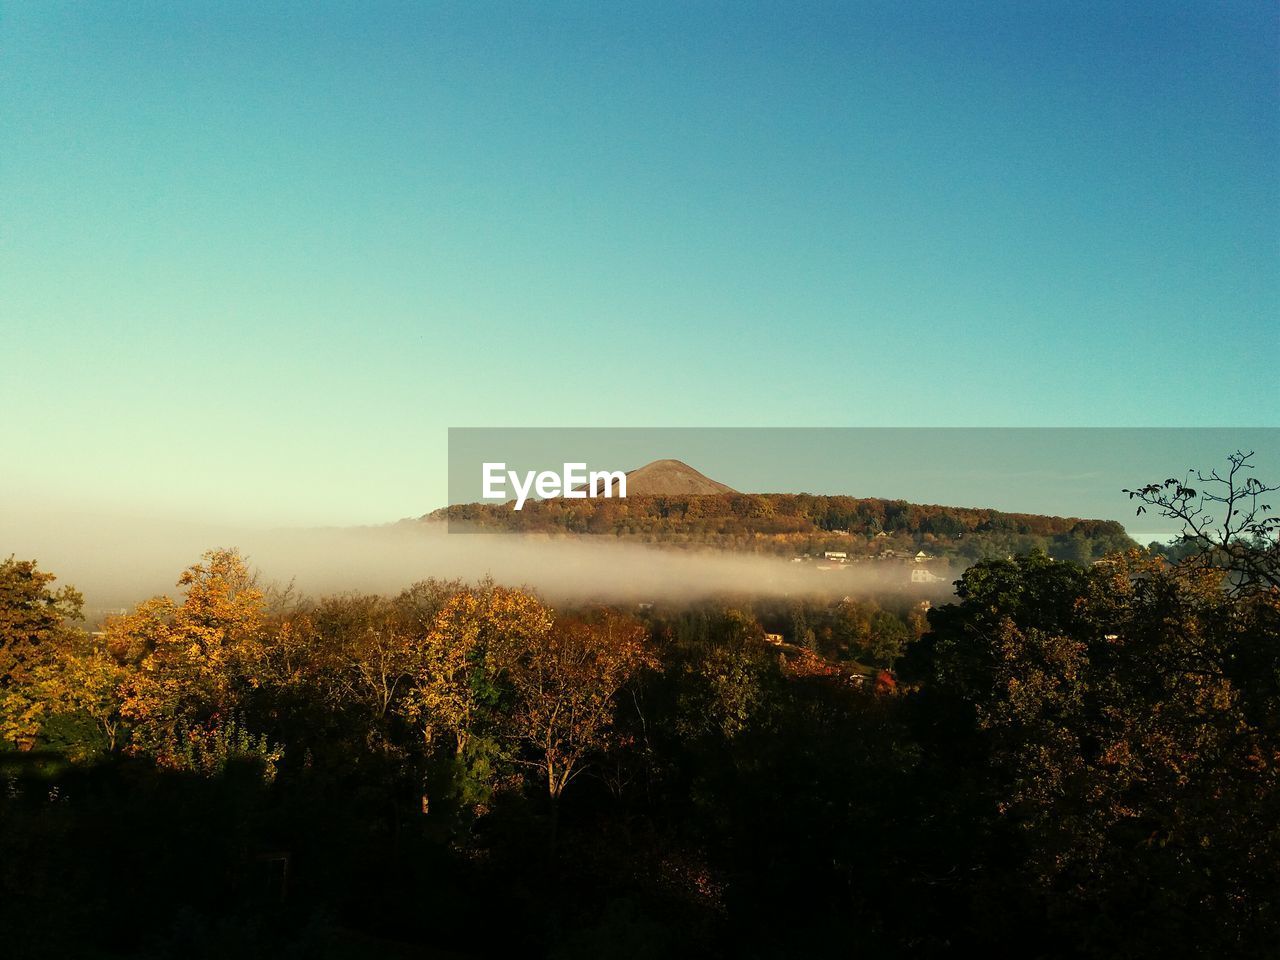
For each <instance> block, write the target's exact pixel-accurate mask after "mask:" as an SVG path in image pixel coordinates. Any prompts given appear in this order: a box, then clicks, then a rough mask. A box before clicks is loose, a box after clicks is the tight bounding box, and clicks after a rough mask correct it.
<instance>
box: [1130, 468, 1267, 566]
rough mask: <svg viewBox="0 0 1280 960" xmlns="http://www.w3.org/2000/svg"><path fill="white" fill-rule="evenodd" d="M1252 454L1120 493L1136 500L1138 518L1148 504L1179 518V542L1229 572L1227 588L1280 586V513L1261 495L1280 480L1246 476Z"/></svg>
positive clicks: (1162, 513)
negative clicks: (1269, 481)
mask: <svg viewBox="0 0 1280 960" xmlns="http://www.w3.org/2000/svg"><path fill="white" fill-rule="evenodd" d="M1253 456H1254V451H1252V450H1251V451H1249V452H1248V453H1245V452H1243V451H1240V450H1237V451H1236V452H1235V453H1233V454H1231V455H1230V456H1229V457H1227V467H1226V468H1225V470H1223V471H1222V472H1219V470H1218V469H1217V468H1215V469H1213V470H1211V471H1209V473H1208V474H1205V473H1204V472H1203V471H1201V470H1197V469H1194V468H1192V469H1190V470H1188V471H1187V474H1186V476H1185V477H1184V478H1183V479H1181V480H1179V479H1177V478H1176V477H1170V478H1169V479H1167V480H1165V481H1164V482H1163V483H1149V484H1147V485H1146V486H1143V487H1138V488H1137V489H1135V490H1125V491H1123V492H1124V493H1127V494H1128V495H1129V499H1130V500H1138V501H1140V505H1139V507H1138V510H1137V513H1138V515H1139V516H1141V515H1142V514H1143V513H1145V512H1146V511H1147V509H1148V508H1152V509H1154V510H1155V511H1156V512H1157V513H1159V514H1160V516H1162V517H1166V518H1168V519H1170V520H1177V521H1178V522H1180V523H1181V524H1182V533H1181V534H1180V535H1179V537H1178V543H1179V544H1186V545H1188V546H1190V547H1192V548H1193V549H1194V551H1195V552H1194V554H1193V556H1194V558H1195V560H1196V562H1198V563H1201V564H1206V565H1209V566H1213V567H1218V568H1221V569H1224V570H1226V571H1228V573H1229V575H1230V576H1229V579H1228V583H1227V586H1228V589H1231V590H1253V589H1257V588H1259V587H1262V588H1271V589H1277V588H1280V540H1278V539H1277V534H1280V515H1277V514H1275V513H1274V512H1273V511H1272V508H1271V505H1270V504H1269V503H1266V502H1264V499H1263V498H1265V497H1266V496H1267V495H1268V494H1271V493H1274V492H1276V491H1277V490H1280V484H1267V483H1263V482H1262V481H1261V480H1259V479H1258V478H1257V477H1254V476H1251V475H1249V471H1251V470H1253V469H1254V467H1253V464H1252V463H1250V462H1249V461H1250V460H1252V459H1253ZM1193 484H1194V486H1193Z"/></svg>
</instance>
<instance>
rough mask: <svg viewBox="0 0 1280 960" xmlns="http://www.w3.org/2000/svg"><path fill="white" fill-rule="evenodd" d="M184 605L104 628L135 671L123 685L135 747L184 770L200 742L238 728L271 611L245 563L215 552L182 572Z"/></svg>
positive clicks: (151, 606) (150, 606) (157, 608)
mask: <svg viewBox="0 0 1280 960" xmlns="http://www.w3.org/2000/svg"><path fill="white" fill-rule="evenodd" d="M178 585H179V586H181V587H184V588H185V591H186V596H185V598H184V600H183V602H182V603H181V604H175V603H174V602H173V601H172V600H170V599H169V598H168V597H154V598H152V599H151V600H147V601H144V602H143V603H141V604H139V605H138V606H137V607H136V608H135V609H134V611H133V612H132V613H130V614H127V615H125V616H123V617H118V618H113V619H112V620H110V621H108V622H107V624H106V625H105V631H104V632H105V634H106V645H107V649H108V650H109V651H110V652H111V653H112V654H113V655H114V656H116V658H117V659H118V660H119V661H121V662H124V663H129V664H132V665H133V669H131V670H129V671H128V673H127V675H126V677H125V679H124V681H123V683H122V685H121V692H122V698H123V700H122V704H121V715H122V716H123V717H124V719H125V720H126V721H128V722H129V723H130V724H131V725H132V727H133V729H132V736H131V744H130V748H131V749H132V750H135V751H138V752H144V753H148V754H150V755H152V756H154V757H155V758H156V760H157V761H158V762H160V763H161V764H162V765H167V766H176V767H183V766H184V765H185V759H186V758H189V754H190V751H189V750H188V749H187V746H188V745H189V744H190V743H191V742H192V741H193V739H195V738H204V739H207V738H209V737H216V736H217V730H218V728H219V727H221V726H222V725H224V724H228V723H232V722H234V716H235V713H236V711H237V709H238V708H239V707H240V705H241V700H242V698H243V696H244V694H245V693H246V692H247V691H248V690H249V689H251V688H252V687H254V686H255V685H257V684H259V683H260V680H259V677H258V674H257V664H258V662H259V660H260V659H261V656H262V649H263V640H264V633H265V630H266V607H265V603H264V597H263V593H262V591H261V590H259V589H258V588H257V586H256V585H255V582H254V578H253V576H252V574H251V573H250V572H249V569H248V567H247V565H246V564H245V562H244V559H243V558H242V557H241V556H240V554H239V553H238V552H237V551H235V550H211V551H209V552H208V553H206V554H205V555H204V556H203V558H202V562H201V563H197V564H194V565H193V566H191V567H189V568H187V570H186V571H184V572H183V574H182V576H181V577H180V578H179V580H178Z"/></svg>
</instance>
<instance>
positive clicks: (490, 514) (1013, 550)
mask: <svg viewBox="0 0 1280 960" xmlns="http://www.w3.org/2000/svg"><path fill="white" fill-rule="evenodd" d="M425 519H431V520H447V521H448V522H450V523H457V524H460V525H466V526H470V527H474V528H477V529H490V530H502V531H505V532H520V533H548V534H554V533H567V534H575V535H585V534H594V535H604V536H612V537H617V538H620V539H625V540H635V541H640V542H648V543H663V544H674V545H684V546H689V547H708V546H709V547H714V548H718V549H733V550H749V551H752V552H763V553H774V554H783V555H787V554H796V553H804V552H814V553H821V552H823V551H825V550H844V551H847V552H851V553H853V554H855V555H861V556H876V555H879V554H883V553H884V552H885V551H888V550H906V549H908V548H916V549H919V548H922V547H928V548H929V549H930V552H932V553H934V554H936V555H938V556H943V557H947V558H956V559H964V560H970V561H972V560H979V559H986V558H989V557H1003V556H1008V555H1011V554H1017V553H1030V552H1034V551H1036V550H1041V551H1043V552H1046V553H1048V554H1049V555H1050V556H1052V557H1055V558H1057V559H1063V560H1074V561H1076V562H1080V563H1085V562H1089V561H1091V560H1096V559H1098V558H1099V557H1103V556H1106V555H1107V554H1108V553H1112V552H1114V551H1116V550H1123V549H1128V548H1130V547H1132V546H1134V543H1133V541H1132V540H1130V539H1129V537H1128V536H1127V535H1126V533H1125V531H1124V527H1123V526H1122V525H1121V524H1119V523H1117V522H1115V521H1113V520H1080V519H1077V518H1069V517H1050V516H1041V515H1037V514H1022V513H1004V512H1001V511H998V510H988V509H978V508H967V507H943V506H931V505H922V504H915V503H908V502H906V501H904V500H881V499H859V498H856V497H846V496H816V495H812V494H738V493H735V494H713V495H694V496H643V495H642V496H629V497H627V498H625V499H610V498H588V499H584V500H566V499H563V498H555V499H549V500H536V501H535V500H531V501H529V502H528V503H526V504H525V505H524V508H523V509H522V510H519V511H517V510H513V509H511V507H510V506H507V505H503V504H480V503H474V504H457V505H454V506H450V507H446V508H443V509H441V510H437V511H436V512H435V513H433V514H430V515H429V516H428V517H427V518H425Z"/></svg>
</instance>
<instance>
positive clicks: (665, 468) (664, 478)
mask: <svg viewBox="0 0 1280 960" xmlns="http://www.w3.org/2000/svg"><path fill="white" fill-rule="evenodd" d="M737 492H738V491H736V490H734V489H733V488H732V487H730V486H726V485H725V484H723V483H720V482H719V481H717V480H712V479H711V478H710V477H708V476H707V475H706V474H704V473H701V472H699V471H697V470H695V469H694V468H693V467H691V466H689V465H688V464H687V463H685V462H684V461H683V460H654V461H653V462H652V463H646V464H645V465H644V466H643V467H637V468H636V469H634V470H630V471H628V472H627V496H629V497H635V496H642V497H644V496H650V497H651V496H700V495H709V494H721V493H737Z"/></svg>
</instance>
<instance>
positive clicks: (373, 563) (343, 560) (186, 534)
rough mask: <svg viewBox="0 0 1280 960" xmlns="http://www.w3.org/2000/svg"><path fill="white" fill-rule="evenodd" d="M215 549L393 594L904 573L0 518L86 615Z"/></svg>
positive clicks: (737, 558) (259, 564) (150, 587)
mask: <svg viewBox="0 0 1280 960" xmlns="http://www.w3.org/2000/svg"><path fill="white" fill-rule="evenodd" d="M215 547H236V548H238V549H239V550H240V552H241V553H242V554H243V555H244V556H246V557H247V558H248V560H249V563H250V565H251V566H252V567H254V568H256V569H257V570H258V571H259V573H260V576H261V579H262V581H263V582H264V583H275V584H280V585H283V584H287V583H289V582H290V581H293V582H294V583H295V586H296V588H297V589H298V590H299V591H301V592H302V593H303V594H305V595H308V596H312V597H315V596H320V595H324V594H330V593H340V592H347V591H363V592H375V593H384V594H389V593H395V592H398V591H399V590H401V589H403V588H404V587H406V586H408V585H409V584H411V583H414V582H416V581H418V580H424V579H426V578H428V577H436V578H440V579H453V578H460V579H463V580H468V581H475V580H479V579H482V578H484V577H492V578H493V579H494V580H495V581H497V582H498V583H502V584H507V585H511V586H519V585H525V586H529V587H532V588H534V589H536V590H537V591H538V592H539V593H541V594H542V595H543V596H544V597H546V598H547V599H548V600H550V601H552V602H557V601H566V600H568V601H585V600H598V601H603V602H636V601H655V600H657V601H681V600H695V599H698V598H700V597H705V596H709V595H714V594H724V593H749V594H754V595H771V596H779V595H788V594H795V595H799V594H805V595H815V594H816V595H833V596H842V595H845V594H856V593H859V592H864V591H871V590H876V589H883V588H886V587H893V588H896V587H901V586H903V585H904V582H905V580H906V579H907V572H906V571H905V570H904V569H903V568H902V567H901V566H900V565H897V564H876V563H866V564H853V565H850V566H849V567H845V568H840V569H832V570H821V569H816V568H815V565H814V564H811V563H804V564H801V563H793V562H791V561H789V560H788V559H787V558H783V557H769V556H752V555H747V554H733V553H724V552H711V551H703V550H699V551H678V550H673V549H666V548H659V547H650V546H645V545H639V544H628V543H619V542H617V541H612V540H607V539H604V538H599V539H595V538H581V539H567V538H565V539H551V538H547V537H545V536H519V535H503V534H489V533H449V532H448V531H447V530H446V528H445V526H444V525H443V524H434V523H430V524H422V523H405V524H398V525H393V526H385V527H359V528H328V529H276V530H264V529H250V528H234V527H217V526H211V525H205V524H183V523H166V522H159V521H154V520H148V521H140V520H128V521H126V520H106V521H104V520H103V519H102V518H101V517H92V518H90V517H79V518H77V517H70V516H67V515H65V514H64V515H59V516H58V517H57V518H53V517H49V516H45V517H27V518H13V517H9V518H5V519H4V520H3V521H0V555H3V556H8V555H9V554H10V553H13V554H16V555H17V557H18V558H19V559H34V560H36V561H38V563H39V565H40V567H41V569H44V570H48V571H49V572H51V573H54V574H56V575H57V577H58V582H59V583H60V584H72V585H74V586H75V587H77V588H78V589H79V590H80V591H81V592H82V593H83V594H84V595H85V604H86V607H87V608H88V611H89V612H90V615H91V616H92V614H93V612H94V611H100V610H103V609H111V608H119V607H127V606H131V605H133V604H134V603H136V602H138V601H139V600H142V599H145V598H146V597H149V596H153V595H155V594H160V593H169V594H176V588H175V582H176V581H177V579H178V575H179V574H180V573H181V572H182V570H184V569H185V568H186V567H188V566H190V565H191V564H193V563H196V562H197V561H198V560H199V559H200V556H201V554H203V553H204V552H205V551H206V550H209V549H212V548H215ZM940 572H941V571H940ZM950 579H952V577H950V576H948V577H947V581H948V582H949V581H950ZM944 587H945V584H944Z"/></svg>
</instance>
